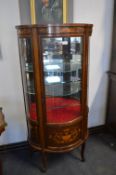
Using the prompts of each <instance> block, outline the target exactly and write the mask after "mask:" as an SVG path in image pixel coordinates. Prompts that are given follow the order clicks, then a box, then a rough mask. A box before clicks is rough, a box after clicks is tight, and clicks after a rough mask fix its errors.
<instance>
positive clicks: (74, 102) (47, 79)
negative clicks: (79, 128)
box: [42, 37, 82, 123]
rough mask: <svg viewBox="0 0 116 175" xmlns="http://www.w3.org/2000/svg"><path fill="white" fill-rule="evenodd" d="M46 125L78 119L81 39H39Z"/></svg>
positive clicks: (79, 109) (79, 111) (79, 110)
mask: <svg viewBox="0 0 116 175" xmlns="http://www.w3.org/2000/svg"><path fill="white" fill-rule="evenodd" d="M42 48H43V49H42V55H43V66H44V67H43V69H44V84H45V100H46V112H47V122H48V123H66V122H70V121H72V120H75V119H76V118H77V117H80V115H81V80H82V75H81V72H82V38H81V37H56V38H42Z"/></svg>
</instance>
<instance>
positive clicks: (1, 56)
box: [0, 0, 113, 144]
mask: <svg viewBox="0 0 116 175" xmlns="http://www.w3.org/2000/svg"><path fill="white" fill-rule="evenodd" d="M112 12H113V0H97V1H96V0H74V10H73V13H74V22H78V23H79V22H84V23H85V22H86V23H92V24H94V27H93V34H92V37H91V45H90V79H89V80H90V81H89V106H90V113H89V126H91V127H92V126H97V125H101V124H104V122H105V106H106V92H107V76H106V71H107V70H108V65H109V60H110V46H111V33H112ZM18 24H20V16H19V5H18V1H16V0H10V1H9V0H1V1H0V82H1V83H0V106H2V107H3V109H4V113H5V117H6V121H7V123H8V127H7V128H6V132H4V133H3V134H2V136H1V137H0V144H9V143H15V142H20V141H24V140H26V139H27V127H26V121H25V111H24V103H23V92H22V85H21V76H20V65H19V56H18V45H17V35H16V30H15V25H18Z"/></svg>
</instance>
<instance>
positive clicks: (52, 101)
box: [30, 97, 80, 123]
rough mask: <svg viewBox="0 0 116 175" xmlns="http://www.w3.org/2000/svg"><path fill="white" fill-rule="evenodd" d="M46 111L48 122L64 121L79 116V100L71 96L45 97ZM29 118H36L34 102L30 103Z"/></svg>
mask: <svg viewBox="0 0 116 175" xmlns="http://www.w3.org/2000/svg"><path fill="white" fill-rule="evenodd" d="M46 112H47V122H48V123H65V122H68V121H72V120H74V119H76V118H77V117H78V116H80V101H78V100H75V99H72V98H62V97H54V98H51V97H47V98H46ZM30 118H31V119H32V120H36V119H37V114H36V104H35V103H31V105H30Z"/></svg>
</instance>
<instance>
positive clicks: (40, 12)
mask: <svg viewBox="0 0 116 175" xmlns="http://www.w3.org/2000/svg"><path fill="white" fill-rule="evenodd" d="M30 11H31V23H32V24H56V23H57V24H62V23H66V22H67V16H68V12H67V11H68V0H30Z"/></svg>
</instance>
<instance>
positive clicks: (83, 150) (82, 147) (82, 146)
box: [81, 143, 86, 162]
mask: <svg viewBox="0 0 116 175" xmlns="http://www.w3.org/2000/svg"><path fill="white" fill-rule="evenodd" d="M85 145H86V144H85V143H83V144H82V145H81V161H82V162H84V161H85V156H84V153H85Z"/></svg>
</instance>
